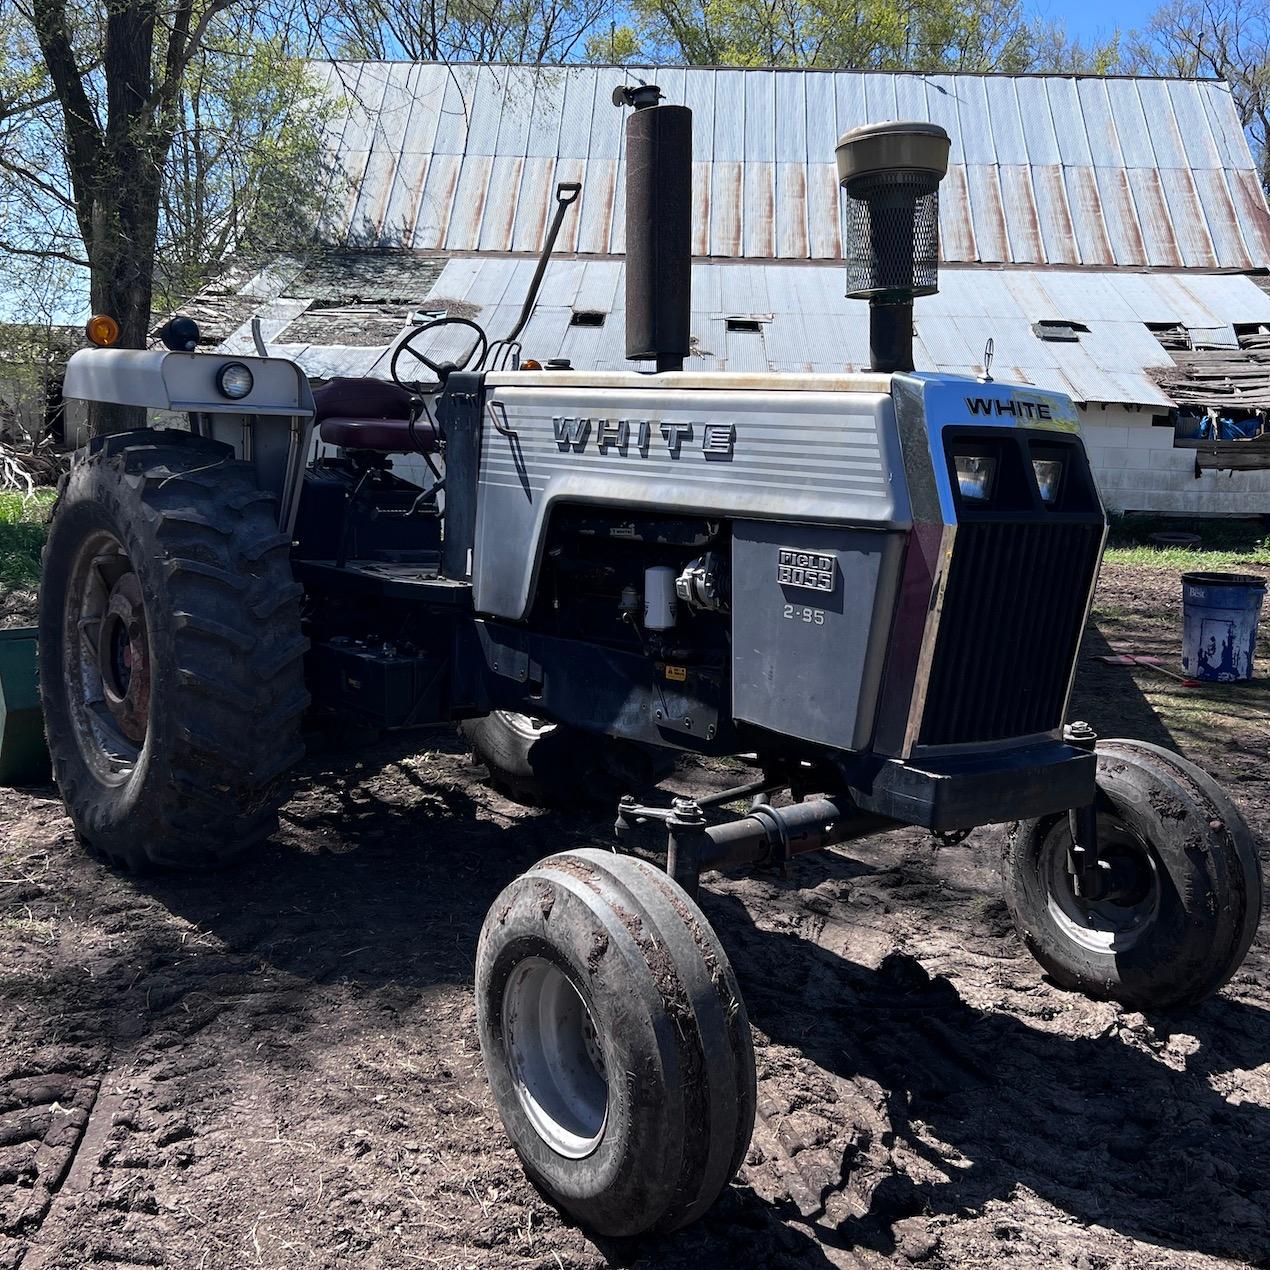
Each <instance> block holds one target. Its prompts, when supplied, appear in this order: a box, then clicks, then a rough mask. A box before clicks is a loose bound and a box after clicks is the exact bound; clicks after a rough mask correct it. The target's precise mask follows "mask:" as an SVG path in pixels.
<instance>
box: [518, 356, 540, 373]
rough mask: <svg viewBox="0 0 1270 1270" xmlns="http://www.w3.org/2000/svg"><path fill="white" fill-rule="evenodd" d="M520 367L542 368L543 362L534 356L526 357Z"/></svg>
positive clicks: (523, 368) (527, 368) (528, 368)
mask: <svg viewBox="0 0 1270 1270" xmlns="http://www.w3.org/2000/svg"><path fill="white" fill-rule="evenodd" d="M520 369H521V370H541V369H542V363H541V362H540V361H536V360H535V359H534V358H532V357H527V358H525V360H524V361H523V362H521V364H520Z"/></svg>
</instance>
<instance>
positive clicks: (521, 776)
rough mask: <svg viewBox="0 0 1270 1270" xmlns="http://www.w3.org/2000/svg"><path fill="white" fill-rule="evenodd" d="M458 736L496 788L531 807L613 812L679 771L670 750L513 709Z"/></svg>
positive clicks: (473, 722)
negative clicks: (629, 796)
mask: <svg viewBox="0 0 1270 1270" xmlns="http://www.w3.org/2000/svg"><path fill="white" fill-rule="evenodd" d="M459 731H460V733H461V734H462V736H463V739H464V740H465V741H466V742H467V743H468V745H469V746H470V747H471V749H472V752H473V753H474V754H475V755H476V757H477V758H478V759H479V760H480V761H481V762H482V763H483V764H484V765H485V767H486V768H487V769H488V771H489V774H490V783H491V784H492V785H493V786H494V788H495V789H497V790H498V791H499V792H500V793H503V794H505V795H506V796H507V797H508V798H510V799H512V800H513V801H514V802H518V803H525V804H527V805H528V806H530V807H562V806H570V805H573V804H577V803H586V804H591V805H594V806H600V807H611V806H612V805H613V804H614V803H616V801H617V800H618V798H620V797H621V796H622V795H623V794H625V793H629V792H630V790H631V789H632V788H635V787H638V786H643V785H651V784H655V783H656V782H657V781H659V780H663V779H664V778H665V777H666V776H668V775H669V774H670V772H671V771H672V770H673V768H674V760H673V758H671V757H670V752H669V751H653V750H651V749H649V748H646V747H643V746H638V745H633V744H628V743H624V742H621V741H614V740H613V739H611V738H609V737H605V736H597V735H595V734H593V733H591V732H584V731H583V730H582V729H581V728H571V727H567V726H565V725H564V724H558V723H549V722H547V721H546V720H545V719H535V718H531V717H530V716H529V715H526V714H517V713H515V712H514V711H511V710H495V711H493V712H492V713H491V714H487V715H484V716H483V717H481V718H479V719H465V720H464V721H463V722H462V723H460V724H459Z"/></svg>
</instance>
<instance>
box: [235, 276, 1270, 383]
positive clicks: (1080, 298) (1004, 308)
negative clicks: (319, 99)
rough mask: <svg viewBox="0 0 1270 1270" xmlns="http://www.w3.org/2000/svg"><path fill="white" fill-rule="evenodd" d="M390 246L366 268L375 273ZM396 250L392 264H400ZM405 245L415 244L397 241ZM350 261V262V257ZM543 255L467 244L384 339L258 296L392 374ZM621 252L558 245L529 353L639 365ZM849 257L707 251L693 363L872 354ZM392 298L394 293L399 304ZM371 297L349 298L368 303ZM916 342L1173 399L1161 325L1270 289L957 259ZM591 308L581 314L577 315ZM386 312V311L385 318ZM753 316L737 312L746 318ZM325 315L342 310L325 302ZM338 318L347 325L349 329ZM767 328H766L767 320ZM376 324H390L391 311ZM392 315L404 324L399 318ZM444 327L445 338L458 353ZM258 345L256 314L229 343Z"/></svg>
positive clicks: (327, 341) (1197, 321) (1025, 372)
mask: <svg viewBox="0 0 1270 1270" xmlns="http://www.w3.org/2000/svg"><path fill="white" fill-rule="evenodd" d="M376 258H381V259H382V257H377V255H376V254H374V253H368V254H367V257H366V262H365V264H364V266H363V268H362V271H363V272H365V273H373V271H374V265H373V262H374V260H375V259H376ZM393 258H394V257H393V254H392V253H389V254H388V257H387V265H386V267H388V268H389V269H391V267H392V263H391V262H392V260H393ZM396 258H397V259H400V258H401V253H397V255H396ZM341 268H347V266H345V265H342V266H341ZM533 268H534V262H533V261H532V260H526V259H519V260H518V259H509V258H507V257H486V258H476V257H460V258H456V259H451V260H450V261H449V262H448V263H446V264H445V266H444V268H443V269H442V270H441V272H440V275H439V276H438V277H437V278H436V281H435V282H434V283H433V284H432V286H431V290H430V291H429V292H428V293H427V294H426V295H425V294H423V293H422V292H421V293H419V295H418V298H417V300H416V301H414V302H406V301H402V302H401V303H399V304H398V306H397V309H396V314H397V326H396V331H395V333H394V334H393V335H392V336H387V335H383V334H381V336H380V340H381V341H382V342H380V343H376V342H375V341H373V340H371V339H369V338H365V337H362V338H359V340H358V341H356V342H354V341H349V342H344V341H340V340H337V339H334V338H327V337H324V338H323V339H321V340H320V341H318V342H314V343H309V342H308V340H309V339H310V338H312V336H311V333H310V334H306V333H305V332H306V331H310V332H311V331H312V330H314V329H317V330H322V329H323V328H322V326H321V325H318V326H314V324H313V319H312V317H311V318H310V319H309V321H310V326H309V327H306V326H305V325H304V321H305V319H304V318H303V317H302V316H301V315H302V314H304V313H305V312H306V311H308V310H310V309H311V308H312V306H313V304H315V303H318V304H320V303H321V302H320V301H319V302H314V301H305V300H299V301H297V300H295V299H293V298H289V296H288V295H279V296H277V297H276V298H274V299H272V300H270V301H267V302H264V304H263V307H262V308H261V311H260V316H261V317H262V326H263V328H264V332H265V335H266V338H267V339H269V340H270V341H271V345H270V346H271V351H272V352H274V353H276V354H278V355H281V356H285V357H294V358H295V359H296V360H297V361H298V362H299V363H300V365H301V366H302V367H303V368H304V370H305V372H306V373H307V374H308V375H310V376H311V377H313V378H315V379H326V378H330V377H331V376H334V375H367V374H373V375H380V376H386V375H387V373H388V370H387V367H388V357H389V352H390V350H391V348H392V346H393V345H394V344H395V342H396V339H397V338H399V337H400V334H404V332H405V331H406V330H408V329H411V328H409V327H408V326H407V322H408V320H409V315H410V314H411V313H412V312H417V311H420V310H422V311H425V312H437V311H441V310H446V309H449V310H450V311H452V312H458V313H460V314H462V315H465V316H473V317H475V318H476V320H477V321H479V322H480V323H481V324H482V325H483V326H485V328H486V329H487V330H488V331H489V333H490V335H491V336H492V337H493V336H498V335H501V334H503V333H504V332H505V331H507V330H509V329H510V328H511V326H512V325H513V323H514V321H515V319H516V316H517V314H518V313H519V312H520V305H521V301H522V299H523V297H524V295H525V292H526V290H527V288H528V285H529V278H530V275H531V274H532V272H533ZM623 268H624V266H623V264H622V262H621V261H616V260H587V259H575V260H556V261H553V262H552V263H551V265H550V266H549V267H548V270H547V273H546V276H545V278H544V280H543V287H542V291H541V294H540V296H539V301H538V305H537V308H536V309H535V311H534V315H533V317H532V318H531V320H530V322H529V325H528V327H527V328H526V331H525V334H524V337H523V339H524V346H525V354H526V356H532V357H537V358H539V359H540V360H542V361H545V360H546V359H548V358H551V357H568V358H570V359H571V360H572V361H573V364H574V365H575V366H577V367H578V368H579V369H596V370H620V369H629V368H630V367H631V365H632V364H631V363H629V362H627V361H626V357H625V330H624V311H623V295H624V288H623V277H622V273H623ZM843 285H844V279H843V274H842V270H841V269H839V268H835V267H832V266H828V265H823V264H811V265H808V264H802V265H798V264H789V263H783V264H782V263H775V262H748V261H708V262H707V261H703V262H700V263H698V264H696V265H694V266H693V293H692V336H693V341H694V348H695V350H696V355H695V356H693V357H691V358H690V359H689V360H688V363H687V366H688V368H689V369H693V370H730V371H766V370H777V371H840V370H855V369H863V368H864V367H865V366H866V365H867V363H868V312H867V306H866V305H864V304H862V303H859V302H857V301H852V300H847V299H846V298H845V297H844V296H843ZM386 307H387V306H386ZM357 308H358V305H357V304H353V305H351V309H353V310H356V309H357ZM915 311H916V326H917V338H916V341H915V345H914V354H915V360H916V362H917V366H918V368H919V369H921V370H945V371H955V372H959V373H977V372H979V371H980V370H981V369H982V366H981V363H982V360H983V350H984V345H985V344H986V342H987V341H988V339H989V338H991V339H992V340H993V341H994V344H995V353H996V356H995V361H994V363H993V373H994V374H995V375H997V376H998V377H999V378H1001V379H1003V380H1011V381H1015V382H1024V383H1030V384H1035V385H1036V386H1038V387H1043V388H1052V389H1057V390H1058V391H1060V392H1065V393H1069V394H1070V395H1071V396H1072V397H1074V398H1075V399H1076V400H1077V401H1085V402H1089V401H1093V402H1105V403H1116V402H1125V403H1130V404H1138V405H1144V406H1153V405H1154V406H1161V405H1168V404H1170V402H1169V398H1168V396H1167V395H1166V394H1165V393H1164V392H1163V391H1161V389H1160V388H1159V387H1158V386H1157V384H1156V383H1155V382H1154V380H1153V378H1152V376H1151V374H1150V368H1153V367H1166V368H1167V367H1171V366H1172V365H1173V359H1172V358H1170V356H1169V354H1168V352H1166V351H1165V349H1164V347H1163V346H1162V345H1161V343H1160V341H1159V340H1158V339H1157V338H1156V336H1155V334H1154V333H1153V332H1152V330H1151V327H1152V326H1180V327H1183V328H1189V329H1190V330H1192V331H1201V330H1202V331H1213V330H1215V329H1218V328H1222V329H1230V328H1231V327H1232V324H1235V323H1239V324H1249V323H1267V324H1270V295H1268V294H1267V293H1266V292H1265V291H1263V290H1262V289H1261V288H1260V287H1258V286H1257V285H1256V283H1255V282H1254V281H1253V280H1252V279H1250V278H1247V277H1241V276H1238V275H1221V274H1185V273H1172V274H1168V273H1137V274H1128V273H1120V274H1117V273H1088V272H1082V271H1078V270H1057V269H1055V270H1048V269H984V268H957V267H952V268H948V269H945V270H944V272H943V274H942V275H941V278H940V292H939V294H938V295H935V296H931V297H929V298H927V299H923V300H919V301H918V302H917V305H916V310H915ZM578 313H585V314H589V315H603V320H602V322H601V323H600V324H599V325H595V324H594V322H595V317H594V316H591V317H590V318H589V319H587V320H586V324H581V325H579V324H576V320H575V314H578ZM387 316H388V315H387V313H385V314H384V317H385V318H387ZM738 319H739V321H738ZM1046 320H1049V321H1063V322H1072V323H1077V324H1079V326H1081V327H1084V328H1087V329H1085V330H1081V331H1079V332H1078V333H1077V338H1075V339H1074V340H1071V341H1070V342H1051V341H1048V340H1043V339H1041V338H1039V337H1038V335H1037V334H1036V332H1035V330H1034V325H1033V324H1034V323H1036V322H1040V321H1046ZM317 321H318V323H325V322H328V321H330V317H329V316H328V315H325V314H319V315H317ZM338 325H339V324H338V322H336V323H333V326H334V327H335V328H336V329H338ZM755 327H757V329H754V328H755ZM376 329H377V330H379V331H381V332H383V331H384V330H385V327H384V326H382V325H380V326H377V327H376ZM388 329H391V327H389V328H388ZM455 340H456V342H455V344H454V345H453V347H451V346H449V345H447V344H445V343H444V342H443V341H442V340H441V339H440V338H439V340H438V343H437V344H436V345H435V346H434V349H433V351H434V352H435V353H436V355H438V356H452V355H454V354H457V353H458V352H459V351H460V348H461V347H462V346H465V342H466V341H468V340H470V336H468V335H465V334H464V333H463V332H461V331H460V332H459V333H458V335H457V336H455ZM223 348H224V350H225V351H232V352H247V351H250V349H251V334H250V328H249V325H248V324H244V325H243V326H242V327H241V328H240V329H239V331H238V332H237V333H236V334H235V335H234V336H232V337H231V338H230V339H229V340H228V341H227V342H226V343H225V344H224V345H223Z"/></svg>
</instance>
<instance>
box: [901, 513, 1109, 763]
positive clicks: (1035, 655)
mask: <svg viewBox="0 0 1270 1270" xmlns="http://www.w3.org/2000/svg"><path fill="white" fill-rule="evenodd" d="M1101 540H1102V525H1101V524H1090V523H1084V524H1080V523H1073V522H1066V523H1063V522H1058V523H1055V522H1054V521H1045V520H1037V521H1034V522H1032V523H1020V522H1018V521H1016V522H1013V523H1009V524H1001V523H997V524H993V523H991V522H985V521H977V522H971V523H964V522H963V523H962V524H960V525H959V526H958V527H957V537H956V541H955V543H954V545H953V553H952V564H951V567H950V570H949V574H948V582H947V585H946V587H945V591H944V604H943V612H942V616H941V619H940V623H939V634H938V636H937V638H936V642H935V656H934V660H933V662H932V665H931V672H930V681H929V686H928V688H927V693H926V707H925V710H924V712H923V715H922V727H921V732H920V733H919V737H918V740H919V743H920V744H922V745H954V744H966V743H973V742H985V741H1001V740H1005V739H1006V738H1008V737H1015V736H1028V735H1031V734H1032V733H1036V732H1047V731H1049V730H1050V729H1051V728H1056V727H1058V726H1059V725H1060V724H1061V723H1062V722H1063V706H1064V704H1065V702H1064V697H1065V696H1066V693H1067V681H1068V677H1069V675H1070V674H1071V668H1072V662H1073V661H1074V660H1075V657H1076V650H1077V647H1078V645H1079V643H1080V635H1081V625H1082V623H1083V621H1084V617H1085V604H1086V601H1087V599H1088V596H1089V587H1090V584H1091V583H1092V581H1093V576H1094V570H1095V569H1096V568H1097V565H1098V548H1099V545H1100V543H1101Z"/></svg>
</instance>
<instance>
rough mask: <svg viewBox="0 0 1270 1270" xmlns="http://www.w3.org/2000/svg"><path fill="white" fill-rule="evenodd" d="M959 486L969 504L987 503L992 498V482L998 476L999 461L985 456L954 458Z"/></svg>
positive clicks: (959, 456)
mask: <svg viewBox="0 0 1270 1270" xmlns="http://www.w3.org/2000/svg"><path fill="white" fill-rule="evenodd" d="M953 465H954V466H955V467H956V469H957V484H958V486H959V487H960V489H961V496H962V498H964V499H965V500H966V502H968V503H986V502H987V501H988V499H990V498H991V497H992V481H993V478H994V477H995V476H996V474H997V461H996V459H994V458H991V457H989V456H988V455H985V454H957V455H954V456H953Z"/></svg>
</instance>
